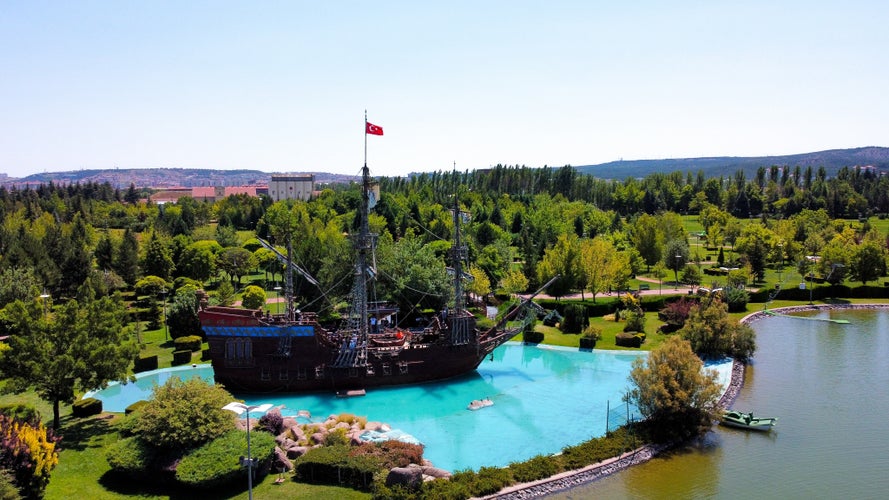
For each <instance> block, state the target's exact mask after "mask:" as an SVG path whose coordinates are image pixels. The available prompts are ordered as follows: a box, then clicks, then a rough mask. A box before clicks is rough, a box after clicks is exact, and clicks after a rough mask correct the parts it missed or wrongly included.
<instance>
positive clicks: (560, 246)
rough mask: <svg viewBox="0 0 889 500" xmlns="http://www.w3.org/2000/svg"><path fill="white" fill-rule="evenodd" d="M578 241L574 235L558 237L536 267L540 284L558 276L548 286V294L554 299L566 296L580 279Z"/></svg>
mask: <svg viewBox="0 0 889 500" xmlns="http://www.w3.org/2000/svg"><path fill="white" fill-rule="evenodd" d="M579 241H580V240H579V238H578V237H577V235H575V234H574V233H571V234H564V233H563V234H561V235H559V237H558V239H557V240H556V244H555V245H553V246H552V247H551V248H548V249H546V251H545V252H544V254H543V260H541V261H540V263H539V264H538V265H537V280H538V281H539V282H540V283H546V282H547V281H549V280H550V278H552V277H553V276H555V275H559V279H557V280H556V282H555V283H553V284H552V285H550V286H549V294H550V295H552V296H554V297H559V296H562V295H566V294H567V293H568V292H570V291H571V290H572V289H574V287H575V286H577V283H578V281H580V280H581V279H582V277H581V273H582V272H583V270H582V268H581V265H580V248H579V247H580V244H579ZM583 278H585V276H584V277H583Z"/></svg>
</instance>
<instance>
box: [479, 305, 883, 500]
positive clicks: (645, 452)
mask: <svg viewBox="0 0 889 500" xmlns="http://www.w3.org/2000/svg"><path fill="white" fill-rule="evenodd" d="M887 308H889V304H818V305H808V304H806V305H802V306H787V307H780V308H776V309H770V311H774V312H778V313H780V314H785V313H792V312H801V311H819V310H822V309H847V310H856V309H858V310H869V309H873V310H876V309H887ZM769 317H771V315H770V314H769V313H768V312H766V311H757V312H754V313H751V314H749V315H747V316H745V317H743V318H742V319H741V320H740V321H741V323H744V324H749V323H752V322H754V321H758V320H760V319H763V318H769ZM745 366H746V365H745V364H744V363H741V362H739V361H737V360H735V361H734V362H733V364H732V377H731V381H730V382H729V385H728V387H727V388H726V390H725V392H723V394H722V397H720V398H719V402H718V405H719V406H720V407H721V408H730V407H731V405H732V403H734V401H735V399H736V398H737V397H738V394H740V392H741V388H742V387H743V386H744V371H745ZM677 445H678V444H677ZM673 446H675V445H645V446H642V447H639V448H637V449H635V450H633V451H630V452H627V453H624V454H622V455H620V456H617V457H612V458H610V459H607V460H603V461H602V462H598V463H595V464H592V465H588V466H586V467H584V468H582V469H577V470H573V471H567V472H562V473H560V474H557V475H555V476H552V477H548V478H546V479H540V480H538V481H533V482H529V483H522V484H516V485H513V486H510V487H508V488H504V489H503V490H501V491H499V492H497V493H495V494H493V495H488V496H485V497H483V498H484V499H486V500H488V499H497V500H524V499H528V498H540V497H543V496H546V495H551V494H553V493H558V492H562V491H567V490H570V489H572V488H575V487H578V486H582V485H585V484H589V483H592V482H595V481H597V480H599V479H601V478H603V477H606V476H609V475H611V474H614V473H616V472H620V471H622V470H624V469H626V468H628V467H631V466H633V465H637V464H641V463H645V462H647V461H649V460H651V459H652V458H654V457H655V456H657V455H658V454H659V453H662V452H664V451H665V450H668V449H670V448H672V447H673Z"/></svg>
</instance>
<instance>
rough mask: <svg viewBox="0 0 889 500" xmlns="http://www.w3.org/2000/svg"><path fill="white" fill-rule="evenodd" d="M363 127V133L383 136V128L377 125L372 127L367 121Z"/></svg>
mask: <svg viewBox="0 0 889 500" xmlns="http://www.w3.org/2000/svg"><path fill="white" fill-rule="evenodd" d="M364 126H365V130H364V131H365V133H368V134H370V135H383V127H381V126H379V125H374V124H373V123H371V122H369V121H365V122H364Z"/></svg>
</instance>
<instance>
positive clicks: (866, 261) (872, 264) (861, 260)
mask: <svg viewBox="0 0 889 500" xmlns="http://www.w3.org/2000/svg"><path fill="white" fill-rule="evenodd" d="M885 274H886V248H885V247H882V246H880V245H879V244H878V243H877V242H874V241H868V240H866V241H863V242H862V243H861V245H858V248H856V249H855V251H854V252H853V254H852V262H851V265H850V270H849V275H850V276H851V277H852V279H854V280H858V281H860V282H861V284H862V285H866V284H867V282H868V281H872V280H875V279H877V278H879V277H880V276H883V275H885Z"/></svg>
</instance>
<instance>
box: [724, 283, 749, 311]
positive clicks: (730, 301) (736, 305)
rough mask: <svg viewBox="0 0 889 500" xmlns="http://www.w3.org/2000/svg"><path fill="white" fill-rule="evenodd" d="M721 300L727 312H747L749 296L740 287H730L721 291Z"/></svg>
mask: <svg viewBox="0 0 889 500" xmlns="http://www.w3.org/2000/svg"><path fill="white" fill-rule="evenodd" d="M722 299H723V300H724V301H725V303H726V305H727V306H728V311H729V312H741V311H746V310H747V302H749V301H750V295H749V294H748V293H747V290H745V289H743V288H741V287H734V286H730V287H727V288H725V289H724V290H723V291H722Z"/></svg>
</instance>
